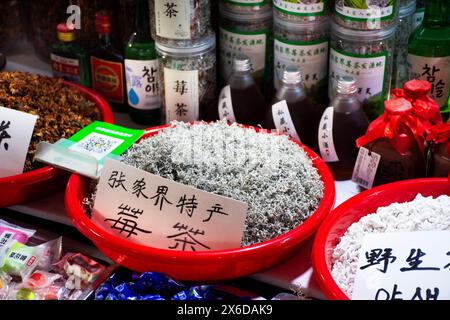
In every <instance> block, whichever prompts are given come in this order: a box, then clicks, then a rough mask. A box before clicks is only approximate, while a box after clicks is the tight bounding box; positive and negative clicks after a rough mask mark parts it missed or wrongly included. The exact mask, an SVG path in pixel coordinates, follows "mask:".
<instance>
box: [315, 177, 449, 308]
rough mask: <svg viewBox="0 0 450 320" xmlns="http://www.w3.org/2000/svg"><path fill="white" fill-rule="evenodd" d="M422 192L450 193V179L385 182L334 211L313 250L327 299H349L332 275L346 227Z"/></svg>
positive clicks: (412, 198) (410, 199)
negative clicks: (334, 252)
mask: <svg viewBox="0 0 450 320" xmlns="http://www.w3.org/2000/svg"><path fill="white" fill-rule="evenodd" d="M419 193H421V194H422V195H423V196H434V197H436V196H440V195H449V196H450V181H449V180H448V179H446V178H429V179H416V180H406V181H401V182H395V183H390V184H386V185H383V186H379V187H377V188H374V189H371V190H367V191H365V192H362V193H360V194H359V195H357V196H355V197H353V198H351V199H349V200H347V201H346V202H344V203H342V204H341V205H340V206H339V207H337V208H336V209H334V210H333V211H332V212H331V214H330V215H329V216H328V218H327V219H326V220H325V221H324V222H323V224H322V225H321V226H320V228H319V230H318V231H317V235H316V238H315V240H314V246H313V252H312V262H313V268H314V274H315V277H316V279H317V281H318V283H319V285H320V288H321V289H322V291H323V293H324V294H325V296H326V297H327V298H328V299H331V300H349V297H348V296H347V295H346V294H345V293H344V292H343V291H342V290H341V289H340V288H339V286H338V284H337V283H336V282H335V281H334V279H333V276H332V275H331V268H332V264H333V261H332V255H333V251H334V248H335V247H336V246H337V244H338V243H339V241H340V238H341V237H342V236H343V235H344V233H345V232H346V231H347V229H348V228H349V227H350V226H351V225H352V224H353V223H354V222H357V221H359V220H360V219H361V218H362V217H364V216H366V215H368V214H371V213H374V212H376V211H377V209H378V208H379V207H384V206H388V205H390V204H391V203H394V202H407V201H412V200H414V198H415V197H416V196H417V194H419Z"/></svg>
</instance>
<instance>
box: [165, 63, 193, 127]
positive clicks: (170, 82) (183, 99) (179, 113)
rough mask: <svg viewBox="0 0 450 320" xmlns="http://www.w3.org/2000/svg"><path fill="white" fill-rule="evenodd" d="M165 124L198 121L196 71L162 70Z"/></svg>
mask: <svg viewBox="0 0 450 320" xmlns="http://www.w3.org/2000/svg"><path fill="white" fill-rule="evenodd" d="M164 91H165V92H164V99H165V107H166V122H167V123H169V122H170V121H173V120H177V121H184V122H191V121H197V120H199V91H198V70H193V71H180V70H173V69H169V68H164Z"/></svg>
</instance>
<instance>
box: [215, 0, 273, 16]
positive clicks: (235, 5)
mask: <svg viewBox="0 0 450 320" xmlns="http://www.w3.org/2000/svg"><path fill="white" fill-rule="evenodd" d="M213 1H217V2H220V5H221V6H222V7H223V8H225V9H227V10H230V11H234V12H240V13H255V12H263V11H266V10H268V9H270V7H272V0H254V1H248V0H213Z"/></svg>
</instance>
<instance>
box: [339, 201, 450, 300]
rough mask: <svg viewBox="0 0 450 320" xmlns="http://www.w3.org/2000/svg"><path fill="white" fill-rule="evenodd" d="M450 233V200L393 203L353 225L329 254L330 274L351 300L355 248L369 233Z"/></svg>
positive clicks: (357, 256)
mask: <svg viewBox="0 0 450 320" xmlns="http://www.w3.org/2000/svg"><path fill="white" fill-rule="evenodd" d="M445 230H450V197H449V196H445V195H442V196H439V197H437V198H433V197H423V196H422V195H421V194H419V195H417V197H416V198H415V199H414V200H413V201H411V202H404V203H393V204H391V205H389V206H387V207H380V208H378V210H377V212H376V213H372V214H369V215H367V216H364V217H362V218H361V220H359V221H358V222H355V223H353V224H352V225H351V226H350V227H349V228H348V230H347V231H346V232H345V234H344V235H343V236H342V238H341V240H340V242H339V244H338V245H337V246H336V248H335V249H334V252H333V262H334V264H333V268H332V271H331V274H332V275H333V278H334V280H335V281H336V283H337V284H338V285H339V287H340V288H341V290H343V291H344V292H345V294H346V295H347V296H348V297H349V298H351V297H352V295H353V285H354V282H355V276H356V271H357V268H358V260H359V249H360V248H361V245H362V242H363V238H364V236H365V235H367V234H369V233H388V232H405V231H445Z"/></svg>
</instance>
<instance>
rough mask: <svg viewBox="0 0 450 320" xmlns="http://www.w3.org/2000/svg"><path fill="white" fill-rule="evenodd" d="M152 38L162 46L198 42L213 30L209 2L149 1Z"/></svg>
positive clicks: (207, 0)
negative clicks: (181, 42)
mask: <svg viewBox="0 0 450 320" xmlns="http://www.w3.org/2000/svg"><path fill="white" fill-rule="evenodd" d="M149 11H150V30H151V33H152V38H153V39H154V40H155V41H157V42H158V43H160V44H169V45H170V46H176V45H177V44H176V43H175V42H179V41H184V42H185V44H184V45H186V44H188V43H189V41H191V40H198V39H201V38H203V37H204V36H206V35H207V34H208V32H209V30H210V28H211V3H210V1H209V0H171V1H170V2H169V1H163V0H149Z"/></svg>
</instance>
